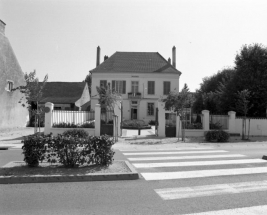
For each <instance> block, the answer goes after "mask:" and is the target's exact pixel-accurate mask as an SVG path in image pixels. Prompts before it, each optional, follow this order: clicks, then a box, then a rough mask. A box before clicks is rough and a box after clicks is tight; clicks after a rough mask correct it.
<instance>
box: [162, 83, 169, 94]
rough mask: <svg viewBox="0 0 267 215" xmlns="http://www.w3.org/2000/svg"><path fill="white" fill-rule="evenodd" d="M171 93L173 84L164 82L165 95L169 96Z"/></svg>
mask: <svg viewBox="0 0 267 215" xmlns="http://www.w3.org/2000/svg"><path fill="white" fill-rule="evenodd" d="M170 91H171V82H170V81H164V82H163V95H168V94H169V92H170Z"/></svg>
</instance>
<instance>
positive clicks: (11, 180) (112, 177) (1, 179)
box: [0, 161, 139, 184]
mask: <svg viewBox="0 0 267 215" xmlns="http://www.w3.org/2000/svg"><path fill="white" fill-rule="evenodd" d="M124 162H125V164H126V165H127V167H128V168H129V169H130V171H131V172H127V173H91V174H88V175H64V176H62V175H52V176H18V177H16V176H0V184H24V183H54V182H82V181H116V180H135V179H139V175H138V172H137V171H136V170H135V169H134V167H133V166H132V165H131V164H130V163H129V162H128V161H124ZM10 163H11V162H10Z"/></svg>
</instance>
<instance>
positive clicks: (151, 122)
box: [148, 120, 156, 125]
mask: <svg viewBox="0 0 267 215" xmlns="http://www.w3.org/2000/svg"><path fill="white" fill-rule="evenodd" d="M148 124H149V125H156V121H155V120H150V121H149V122H148Z"/></svg>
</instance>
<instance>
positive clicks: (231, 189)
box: [121, 147, 267, 215]
mask: <svg viewBox="0 0 267 215" xmlns="http://www.w3.org/2000/svg"><path fill="white" fill-rule="evenodd" d="M121 151H122V153H123V154H124V155H125V156H126V157H127V159H128V160H129V161H130V162H131V163H132V165H133V166H134V167H135V168H136V169H137V171H138V172H139V173H140V174H141V175H142V177H143V178H144V179H145V180H146V181H148V182H149V181H163V180H166V181H170V180H187V179H192V180H199V179H200V178H208V177H217V176H241V175H254V174H262V175H263V174H266V173H267V165H266V164H267V161H266V160H263V159H257V158H248V157H247V156H246V155H242V154H232V153H230V152H228V151H226V150H218V149H214V148H207V147H205V148H189V147H188V148H186V147H184V148H173V149H153V150H131V151H130V150H121ZM185 168H187V169H185ZM192 168H193V170H192ZM155 185H157V184H155ZM154 191H155V193H156V194H157V195H158V196H159V197H160V198H161V199H162V200H164V201H168V200H177V201H179V200H181V199H191V198H197V197H213V196H219V195H231V194H245V193H247V194H249V193H251V192H262V191H266V192H267V180H262V181H257V180H255V181H243V182H238V183H227V184H225V183H217V184H205V185H202V186H189V187H167V188H155V189H154ZM211 214H214V215H221V214H267V205H263V206H252V207H246V208H235V209H228V210H220V211H210V212H205V213H196V215H211Z"/></svg>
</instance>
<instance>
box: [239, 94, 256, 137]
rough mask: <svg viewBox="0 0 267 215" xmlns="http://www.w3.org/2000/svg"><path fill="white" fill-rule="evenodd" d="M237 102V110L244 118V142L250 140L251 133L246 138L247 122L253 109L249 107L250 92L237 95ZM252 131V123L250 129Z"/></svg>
mask: <svg viewBox="0 0 267 215" xmlns="http://www.w3.org/2000/svg"><path fill="white" fill-rule="evenodd" d="M236 96H237V100H236V110H237V111H238V112H240V113H241V114H242V115H243V118H242V140H246V139H247V140H248V139H249V132H248V137H247V138H246V127H247V126H246V121H247V114H248V111H249V109H250V108H251V107H252V105H249V100H248V98H249V97H250V91H249V90H247V89H245V90H242V91H238V92H237V94H236ZM248 129H250V123H249V128H248Z"/></svg>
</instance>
